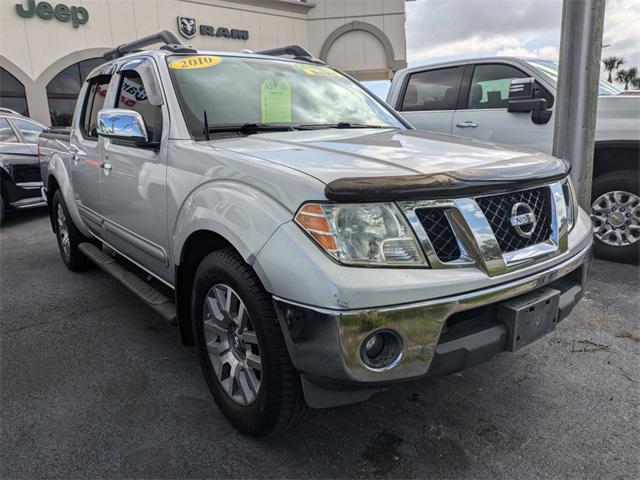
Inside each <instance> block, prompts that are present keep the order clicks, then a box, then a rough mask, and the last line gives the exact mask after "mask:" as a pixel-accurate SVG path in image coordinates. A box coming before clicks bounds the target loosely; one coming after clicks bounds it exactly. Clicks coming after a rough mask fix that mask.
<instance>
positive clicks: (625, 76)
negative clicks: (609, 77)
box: [616, 67, 638, 90]
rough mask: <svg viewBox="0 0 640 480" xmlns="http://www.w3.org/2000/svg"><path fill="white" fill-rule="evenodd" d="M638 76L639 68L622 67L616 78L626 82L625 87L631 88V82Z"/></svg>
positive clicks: (626, 88)
mask: <svg viewBox="0 0 640 480" xmlns="http://www.w3.org/2000/svg"><path fill="white" fill-rule="evenodd" d="M637 77H638V68H637V67H631V68H627V69H624V68H620V69H618V72H617V74H616V80H617V81H618V82H620V83H624V89H625V90H629V84H630V83H631V82H632V81H633V79H634V78H637Z"/></svg>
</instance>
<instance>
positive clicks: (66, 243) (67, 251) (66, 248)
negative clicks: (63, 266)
mask: <svg viewBox="0 0 640 480" xmlns="http://www.w3.org/2000/svg"><path fill="white" fill-rule="evenodd" d="M56 215H57V220H58V236H59V237H60V245H61V246H62V252H63V254H64V256H65V258H69V257H70V255H71V241H70V239H69V227H68V226H67V217H66V215H65V214H64V208H63V206H62V203H58V206H57V208H56Z"/></svg>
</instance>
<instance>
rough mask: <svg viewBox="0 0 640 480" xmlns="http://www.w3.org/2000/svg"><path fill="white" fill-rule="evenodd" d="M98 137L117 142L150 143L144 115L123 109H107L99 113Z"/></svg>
mask: <svg viewBox="0 0 640 480" xmlns="http://www.w3.org/2000/svg"><path fill="white" fill-rule="evenodd" d="M97 124H98V126H97V130H98V135H101V136H103V137H107V138H113V139H115V140H128V141H131V142H135V143H142V144H146V143H149V135H148V133H147V127H146V126H145V124H144V120H143V119H142V115H140V114H139V113H138V112H136V111H133V110H127V109H123V108H105V109H104V110H100V111H99V112H98V121H97Z"/></svg>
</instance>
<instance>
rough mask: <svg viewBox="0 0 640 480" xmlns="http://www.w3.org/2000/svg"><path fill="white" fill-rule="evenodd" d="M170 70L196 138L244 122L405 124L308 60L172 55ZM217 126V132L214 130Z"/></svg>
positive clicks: (340, 77) (356, 88) (337, 75)
mask: <svg viewBox="0 0 640 480" xmlns="http://www.w3.org/2000/svg"><path fill="white" fill-rule="evenodd" d="M168 66H169V71H170V72H171V76H172V77H173V82H174V85H175V88H176V90H177V93H178V100H179V101H180V104H181V107H182V111H183V114H184V116H185V119H186V121H187V124H188V126H189V129H190V131H191V135H192V136H193V137H194V138H195V139H203V138H206V137H207V135H206V134H205V113H206V125H207V127H208V129H207V130H209V131H220V128H219V127H224V126H241V125H247V124H254V125H262V126H270V125H291V126H292V127H299V126H315V127H318V128H322V127H323V126H326V127H327V128H328V127H331V126H337V125H339V126H340V127H342V128H345V127H347V128H348V127H351V126H353V127H355V126H359V127H362V126H372V127H384V126H390V127H393V128H404V127H403V125H402V124H401V122H400V121H399V120H397V119H396V118H395V117H394V116H393V115H392V114H391V113H390V112H389V110H387V108H386V107H385V106H384V105H382V104H381V103H380V102H378V101H377V100H376V99H374V98H373V97H371V96H370V95H369V94H367V92H366V91H365V90H363V89H362V88H360V87H359V86H358V85H357V84H356V83H354V82H353V81H351V80H350V79H349V78H347V77H345V76H343V75H342V74H340V73H339V72H336V71H335V70H333V69H331V68H329V67H325V66H320V65H311V64H308V63H296V62H288V61H283V60H276V59H274V60H266V59H257V58H245V57H227V56H214V55H194V56H178V57H176V56H171V57H169V58H168ZM216 127H218V130H216Z"/></svg>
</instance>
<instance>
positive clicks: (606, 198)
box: [591, 170, 640, 264]
mask: <svg viewBox="0 0 640 480" xmlns="http://www.w3.org/2000/svg"><path fill="white" fill-rule="evenodd" d="M591 202H592V205H591V218H592V220H593V223H594V240H595V255H596V257H598V258H602V259H605V260H611V261H613V262H620V263H633V264H637V263H638V262H639V261H640V230H636V229H629V225H625V223H626V222H630V224H631V226H632V227H633V226H640V179H639V178H638V172H636V171H632V170H627V171H625V170H622V171H617V172H610V173H606V174H604V175H600V176H599V177H596V178H595V179H594V180H593V189H592V194H591ZM607 222H608V223H607ZM621 223H622V226H620V224H621ZM616 230H618V231H619V232H616ZM617 235H619V236H620V237H619V238H621V239H622V241H621V243H622V245H615V243H616V241H617V238H618V237H617Z"/></svg>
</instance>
